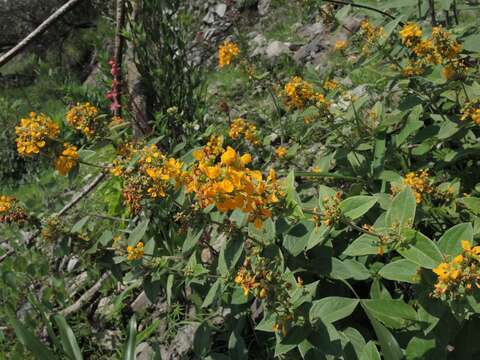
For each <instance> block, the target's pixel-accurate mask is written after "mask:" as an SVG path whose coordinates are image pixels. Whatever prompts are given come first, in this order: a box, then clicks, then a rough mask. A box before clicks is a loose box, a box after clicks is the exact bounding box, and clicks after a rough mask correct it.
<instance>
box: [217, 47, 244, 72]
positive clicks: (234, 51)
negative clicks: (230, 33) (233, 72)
mask: <svg viewBox="0 0 480 360" xmlns="http://www.w3.org/2000/svg"><path fill="white" fill-rule="evenodd" d="M239 53H240V49H239V47H238V46H237V44H235V43H234V42H232V41H225V42H224V43H223V44H222V45H220V47H219V48H218V66H220V68H223V67H225V66H226V65H231V64H232V61H233V59H234V58H235V57H236V56H237V55H238V54H239Z"/></svg>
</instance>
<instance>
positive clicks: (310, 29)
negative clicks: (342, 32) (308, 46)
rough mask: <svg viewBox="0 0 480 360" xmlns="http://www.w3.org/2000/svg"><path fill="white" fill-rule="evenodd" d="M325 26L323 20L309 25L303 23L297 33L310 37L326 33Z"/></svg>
mask: <svg viewBox="0 0 480 360" xmlns="http://www.w3.org/2000/svg"><path fill="white" fill-rule="evenodd" d="M326 33H327V28H326V26H325V25H324V24H323V22H316V23H314V24H311V25H305V26H302V27H300V28H299V30H298V34H299V35H300V36H302V37H305V38H307V39H312V38H314V37H315V36H317V35H319V34H326Z"/></svg>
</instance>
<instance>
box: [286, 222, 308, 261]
mask: <svg viewBox="0 0 480 360" xmlns="http://www.w3.org/2000/svg"><path fill="white" fill-rule="evenodd" d="M312 231H315V225H314V224H313V222H311V221H302V222H300V223H298V224H297V225H295V226H294V227H293V228H291V229H290V231H289V232H288V233H287V235H285V238H284V239H283V247H284V248H285V249H287V250H288V252H289V253H290V254H292V255H293V256H297V255H299V254H300V253H301V252H302V251H303V250H305V247H306V246H307V243H308V240H309V239H310V236H311V234H312Z"/></svg>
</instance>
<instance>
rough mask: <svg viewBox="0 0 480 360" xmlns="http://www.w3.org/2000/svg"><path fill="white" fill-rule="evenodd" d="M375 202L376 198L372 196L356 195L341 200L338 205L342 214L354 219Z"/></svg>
mask: <svg viewBox="0 0 480 360" xmlns="http://www.w3.org/2000/svg"><path fill="white" fill-rule="evenodd" d="M376 203H377V199H376V198H375V197H374V196H366V195H358V196H352V197H349V198H348V199H345V200H343V201H342V202H341V203H340V205H339V206H340V210H342V213H343V215H344V216H346V217H347V218H349V219H351V220H355V219H357V218H359V217H360V216H362V215H363V214H365V213H366V212H367V211H368V210H370V209H371V208H372V207H373V206H374V205H375V204H376Z"/></svg>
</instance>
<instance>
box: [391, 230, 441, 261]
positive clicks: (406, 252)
mask: <svg viewBox="0 0 480 360" xmlns="http://www.w3.org/2000/svg"><path fill="white" fill-rule="evenodd" d="M403 235H404V236H405V242H406V244H408V245H406V247H405V248H400V249H398V250H397V251H398V252H399V253H400V254H401V255H402V256H403V257H404V258H405V259H408V260H410V261H412V262H414V263H415V264H417V265H420V266H421V267H423V268H425V269H433V268H434V267H436V266H437V265H438V264H439V263H441V262H442V261H443V255H442V253H441V251H440V249H439V248H438V247H437V244H435V243H434V242H433V241H432V240H430V239H429V238H428V237H426V236H425V235H423V234H422V233H421V232H419V231H416V230H413V229H407V230H406V231H404V232H403Z"/></svg>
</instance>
